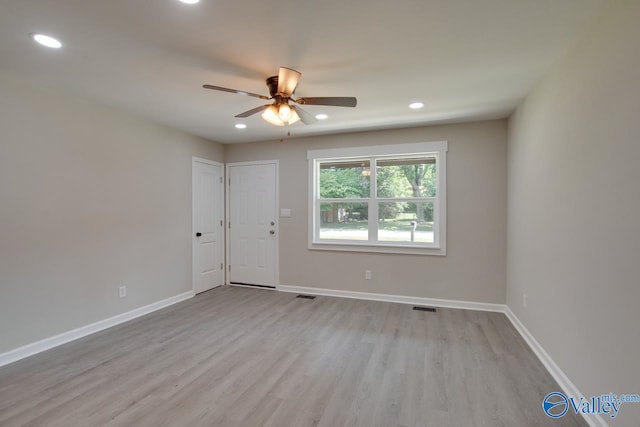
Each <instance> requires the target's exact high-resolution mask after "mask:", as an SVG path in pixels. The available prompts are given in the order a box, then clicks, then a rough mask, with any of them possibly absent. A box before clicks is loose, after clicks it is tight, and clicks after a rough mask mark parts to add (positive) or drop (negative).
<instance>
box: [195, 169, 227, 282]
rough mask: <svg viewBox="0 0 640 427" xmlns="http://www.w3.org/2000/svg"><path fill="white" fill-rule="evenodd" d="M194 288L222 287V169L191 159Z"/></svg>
mask: <svg viewBox="0 0 640 427" xmlns="http://www.w3.org/2000/svg"><path fill="white" fill-rule="evenodd" d="M192 170H193V288H194V291H195V292H196V293H199V292H204V291H207V290H209V289H211V288H215V287H216V286H220V285H222V284H224V255H223V253H224V214H223V212H224V208H223V206H224V192H223V189H224V183H223V177H222V165H221V164H219V163H214V162H209V161H206V160H202V159H195V158H194V159H193V169H192Z"/></svg>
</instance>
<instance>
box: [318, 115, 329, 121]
mask: <svg viewBox="0 0 640 427" xmlns="http://www.w3.org/2000/svg"><path fill="white" fill-rule="evenodd" d="M328 118H329V116H327V115H326V114H316V119H318V120H326V119H328Z"/></svg>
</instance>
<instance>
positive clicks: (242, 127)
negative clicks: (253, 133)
mask: <svg viewBox="0 0 640 427" xmlns="http://www.w3.org/2000/svg"><path fill="white" fill-rule="evenodd" d="M246 128H247V125H245V124H244V123H236V129H246Z"/></svg>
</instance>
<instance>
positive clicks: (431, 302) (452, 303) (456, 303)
mask: <svg viewBox="0 0 640 427" xmlns="http://www.w3.org/2000/svg"><path fill="white" fill-rule="evenodd" d="M278 290H279V291H282V292H293V293H297V294H310V295H324V296H329V297H340V298H353V299H362V300H368V301H385V302H396V303H400V304H414V305H427V306H433V307H443V308H461V309H466V310H479V311H497V312H500V313H504V310H505V307H506V306H505V305H504V304H490V303H486V302H473V301H460V300H449V299H437V298H421V297H407V296H402V295H390V294H374V293H371V292H353V291H341V290H337V289H323V288H309V287H304V286H285V285H279V286H278Z"/></svg>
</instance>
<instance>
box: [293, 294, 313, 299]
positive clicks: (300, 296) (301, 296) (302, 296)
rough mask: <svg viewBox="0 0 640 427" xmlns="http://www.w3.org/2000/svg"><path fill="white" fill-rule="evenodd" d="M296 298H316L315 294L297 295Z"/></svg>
mask: <svg viewBox="0 0 640 427" xmlns="http://www.w3.org/2000/svg"><path fill="white" fill-rule="evenodd" d="M296 298H302V299H316V297H315V296H313V295H298V296H297V297H296Z"/></svg>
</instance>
